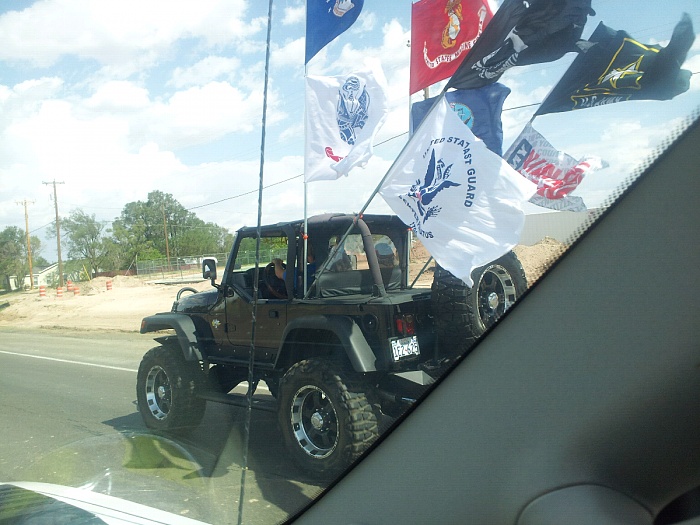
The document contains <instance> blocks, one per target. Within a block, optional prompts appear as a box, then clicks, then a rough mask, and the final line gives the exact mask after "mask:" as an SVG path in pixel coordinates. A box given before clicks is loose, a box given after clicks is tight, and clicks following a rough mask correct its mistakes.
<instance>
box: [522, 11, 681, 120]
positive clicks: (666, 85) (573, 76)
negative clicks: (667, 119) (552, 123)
mask: <svg viewBox="0 0 700 525" xmlns="http://www.w3.org/2000/svg"><path fill="white" fill-rule="evenodd" d="M694 40H695V33H694V32H693V24H692V22H691V20H690V17H689V16H688V15H687V14H683V17H682V19H681V21H680V22H679V23H678V24H677V25H676V27H675V29H674V30H673V35H672V36H671V41H670V42H669V44H668V46H666V47H665V48H663V47H661V46H659V45H656V44H653V45H651V44H649V45H647V44H642V43H640V42H638V41H637V40H635V39H634V38H632V37H631V36H629V35H628V34H627V33H626V32H624V31H615V30H614V29H611V28H609V27H607V26H605V25H603V24H602V23H601V24H599V25H598V27H597V28H596V30H595V31H594V32H593V34H592V35H591V38H590V42H591V43H594V44H595V45H594V46H592V47H591V48H590V49H589V50H588V51H587V52H586V53H585V54H582V55H579V56H578V57H576V59H575V60H574V61H573V62H572V63H571V66H569V69H568V70H567V71H566V73H564V76H563V77H562V78H561V80H560V81H559V83H558V84H557V85H556V86H555V87H554V89H553V90H552V92H551V93H550V94H549V96H547V98H546V99H545V100H544V102H542V104H541V105H540V107H539V109H538V110H537V112H536V113H535V115H544V114H546V113H558V112H562V111H570V110H573V109H584V108H592V107H595V106H603V105H605V104H614V103H616V102H625V101H627V100H635V99H636V100H649V99H652V100H668V99H671V98H673V97H675V96H676V95H679V94H681V93H683V92H685V91H687V90H688V88H689V87H690V76H691V72H690V71H687V70H685V69H681V65H682V64H683V62H684V61H685V58H686V55H687V54H688V50H689V49H690V46H692V45H693V41H694Z"/></svg>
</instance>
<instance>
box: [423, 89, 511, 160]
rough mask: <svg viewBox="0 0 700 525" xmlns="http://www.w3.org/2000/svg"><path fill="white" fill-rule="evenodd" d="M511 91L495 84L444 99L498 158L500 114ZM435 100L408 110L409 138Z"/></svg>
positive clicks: (453, 94) (434, 98) (501, 133)
mask: <svg viewBox="0 0 700 525" xmlns="http://www.w3.org/2000/svg"><path fill="white" fill-rule="evenodd" d="M509 94H510V89H509V88H507V87H506V86H504V85H503V84H499V83H498V82H496V83H493V84H490V85H488V86H484V87H482V88H479V89H460V90H457V91H448V92H447V93H446V94H445V96H446V98H447V102H448V103H449V104H450V107H451V108H452V110H453V111H454V112H455V113H457V115H459V118H460V119H461V120H462V122H464V123H465V124H466V125H467V127H469V129H471V130H472V133H474V135H475V136H477V137H478V138H480V139H481V140H483V141H484V143H485V144H486V147H487V148H488V149H490V150H491V151H493V152H494V153H495V154H496V155H498V156H500V155H501V151H502V149H503V126H502V124H501V112H502V111H503V103H504V102H505V100H506V97H507V96H508V95H509ZM437 99H438V97H433V98H428V99H426V100H422V101H420V102H416V103H414V104H413V106H412V107H411V135H413V132H414V130H415V129H417V128H418V126H419V124H420V123H421V121H422V120H423V119H424V118H425V115H426V114H427V113H428V111H429V110H430V108H431V107H432V105H433V103H434V102H435V101H436V100H437Z"/></svg>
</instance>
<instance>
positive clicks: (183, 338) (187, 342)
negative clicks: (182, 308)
mask: <svg viewBox="0 0 700 525" xmlns="http://www.w3.org/2000/svg"><path fill="white" fill-rule="evenodd" d="M170 329H172V330H175V333H176V334H177V340H178V342H179V343H180V348H182V354H183V355H184V356H185V359H186V360H187V361H201V360H202V359H203V358H202V352H201V350H200V349H199V341H198V340H197V329H196V328H195V326H194V322H192V319H191V318H190V317H189V316H187V315H183V314H177V313H161V314H155V315H150V316H148V317H144V318H143V320H142V321H141V330H140V332H141V333H142V334H145V333H148V332H156V331H158V330H170Z"/></svg>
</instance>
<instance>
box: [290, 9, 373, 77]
mask: <svg viewBox="0 0 700 525" xmlns="http://www.w3.org/2000/svg"><path fill="white" fill-rule="evenodd" d="M363 3H364V0H308V1H307V2H306V59H305V60H304V63H305V64H308V63H309V60H311V59H312V58H313V57H314V56H315V55H316V53H318V52H319V51H321V49H323V48H324V47H325V46H326V45H328V44H329V43H330V42H331V41H332V40H333V39H334V38H336V37H337V36H339V35H340V34H341V33H343V32H344V31H346V30H347V29H348V28H349V27H350V26H351V25H352V24H353V23H354V22H355V20H357V17H358V16H360V11H362V4H363Z"/></svg>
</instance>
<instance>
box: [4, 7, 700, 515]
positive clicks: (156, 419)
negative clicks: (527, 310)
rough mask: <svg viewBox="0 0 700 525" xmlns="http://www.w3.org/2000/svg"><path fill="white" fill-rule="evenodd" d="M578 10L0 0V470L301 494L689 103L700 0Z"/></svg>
mask: <svg viewBox="0 0 700 525" xmlns="http://www.w3.org/2000/svg"><path fill="white" fill-rule="evenodd" d="M316 4H318V5H320V6H321V7H322V8H323V9H321V11H320V12H317V11H314V9H318V6H316ZM530 4H532V5H533V6H534V5H535V4H536V2H530ZM574 4H577V3H576V2H574ZM580 4H581V5H583V6H584V8H582V9H583V10H582V11H580V12H579V11H576V10H575V9H574V11H575V12H571V13H569V12H568V11H566V10H564V11H563V12H560V13H558V14H557V15H556V16H555V15H554V14H552V13H549V14H547V15H546V16H545V15H542V16H541V17H538V16H535V15H536V14H537V13H535V15H532V16H531V18H527V17H525V18H523V19H522V21H521V22H520V24H521V25H520V26H518V27H519V32H518V31H515V32H514V33H513V34H512V35H511V36H508V34H505V35H501V36H500V37H499V36H495V37H493V38H495V39H496V41H497V42H498V43H497V44H493V45H492V47H491V48H489V49H492V50H493V51H494V54H493V55H489V57H488V58H487V56H486V55H488V53H486V52H485V53H486V54H484V55H482V61H481V62H480V63H479V64H476V65H474V67H472V68H471V69H469V70H468V69H467V68H462V67H460V68H459V69H458V66H459V65H460V64H462V61H463V60H464V56H471V55H467V54H466V51H465V50H469V49H472V48H473V49H474V52H475V53H476V52H477V51H478V47H474V41H477V42H482V41H484V40H483V39H480V40H478V39H477V35H478V36H479V37H480V35H481V34H484V35H486V34H487V33H484V32H483V31H485V29H484V28H488V27H490V26H489V24H490V21H491V20H492V17H493V16H495V15H494V14H495V13H499V12H502V13H505V12H506V11H508V12H510V10H513V13H511V15H509V16H512V17H514V18H513V20H516V19H517V20H520V18H519V17H521V16H524V15H523V14H522V13H519V12H518V11H517V9H526V8H524V7H522V6H523V5H524V3H522V2H515V1H513V2H511V1H504V0H483V1H481V0H474V1H471V0H470V1H467V0H462V1H461V2H460V1H457V2H454V1H449V2H448V1H447V0H445V1H442V2H438V1H429V0H421V1H420V2H416V3H414V2H409V1H407V0H406V1H402V2H370V1H369V0H367V1H366V2H362V1H357V0H356V1H355V2H348V1H334V2H311V1H309V2H304V1H301V0H286V1H284V2H281V1H272V2H270V3H269V4H268V2H253V1H251V0H235V1H223V0H221V1H219V0H214V1H211V2H207V3H204V4H203V3H189V4H182V3H176V4H172V3H159V2H156V3H151V4H148V5H141V4H138V3H124V2H113V1H111V0H110V1H106V2H94V3H85V2H80V1H78V0H66V1H58V0H41V1H38V0H37V1H32V0H26V1H19V2H5V3H2V4H0V34H2V35H3V36H4V38H3V39H2V42H3V44H2V46H0V66H1V67H0V181H1V184H0V370H1V372H0V397H1V398H2V403H0V416H1V418H2V420H3V421H4V422H5V424H4V425H3V428H2V430H0V489H1V488H2V485H3V484H7V483H15V484H20V483H25V485H21V486H22V487H23V488H24V489H26V490H31V491H36V492H41V493H42V494H55V492H51V491H53V490H58V489H55V488H49V487H50V486H52V487H53V486H60V487H68V488H71V489H79V490H80V492H79V493H78V494H82V495H83V496H84V497H85V498H89V497H90V496H91V495H101V496H112V497H115V498H121V499H123V500H126V502H131V503H138V504H141V505H144V506H146V507H139V508H138V511H136V510H135V511H134V512H135V513H136V514H143V515H145V516H146V515H147V514H148V513H149V512H153V513H154V514H153V516H156V514H155V513H156V512H157V511H167V512H170V513H172V514H174V515H177V516H178V517H180V518H190V519H192V520H199V521H201V522H204V523H211V524H229V523H260V524H263V523H264V524H267V523H280V522H284V521H285V520H287V519H289V518H290V517H291V516H294V515H295V514H297V513H298V512H300V511H301V510H302V509H303V508H304V507H305V506H307V505H308V504H310V503H311V502H313V500H314V499H315V498H316V497H318V495H319V494H321V493H322V491H323V490H325V489H326V487H328V486H329V484H331V483H333V482H334V480H336V479H337V478H338V477H339V476H342V474H343V472H345V471H346V469H347V468H348V467H349V466H351V465H352V464H353V463H354V462H355V461H357V460H359V459H361V458H362V457H363V455H364V454H365V453H366V451H367V450H369V449H370V447H372V445H373V444H374V443H375V442H376V441H377V440H381V439H382V437H383V436H386V435H388V433H389V432H390V430H391V429H392V428H393V426H394V425H400V423H401V418H402V417H403V416H404V415H405V414H407V413H409V412H410V410H411V407H413V406H415V405H416V403H420V400H421V398H422V396H424V395H425V394H426V392H428V391H429V390H430V388H432V386H431V385H434V384H435V383H436V381H439V379H440V378H441V377H442V376H443V374H444V373H446V372H448V371H449V370H450V368H451V367H452V366H453V365H454V364H455V363H457V362H459V360H460V359H462V358H463V357H464V356H466V355H467V354H468V353H469V351H470V350H471V349H472V348H473V347H474V345H475V344H476V343H477V342H478V340H479V339H480V338H481V337H482V335H483V334H485V333H488V331H489V330H490V329H491V328H492V327H493V326H495V325H496V324H497V323H498V321H499V320H500V319H501V318H502V317H503V315H504V314H506V312H507V311H508V309H509V308H511V307H512V306H514V305H517V301H518V299H519V298H520V297H521V296H523V294H525V292H526V291H527V289H528V287H531V286H533V285H534V284H536V283H537V281H538V279H540V278H541V277H542V276H543V275H544V274H545V272H546V271H547V269H548V268H549V267H550V266H551V265H552V264H553V263H554V262H555V261H556V259H557V258H558V257H559V256H561V255H562V254H563V253H564V252H565V251H566V250H567V248H568V247H569V246H571V244H572V243H573V242H574V241H575V240H576V238H577V237H578V236H579V235H580V234H581V233H582V232H583V231H585V230H586V228H588V227H589V226H590V225H591V224H593V222H594V221H595V219H596V218H597V217H599V216H600V215H601V213H603V212H604V211H605V210H606V209H607V208H608V207H610V206H611V205H612V204H613V203H614V202H615V199H617V198H618V197H619V196H620V194H621V192H622V191H623V190H624V188H626V187H627V186H628V185H629V184H631V183H632V182H633V181H634V179H635V177H636V176H637V175H638V174H639V173H640V171H641V170H642V169H643V168H644V167H645V166H646V165H648V163H649V162H650V161H651V159H653V158H654V157H655V156H656V155H658V154H659V152H660V151H662V150H663V148H664V147H665V146H666V145H667V144H668V143H669V138H670V137H673V136H674V133H676V132H677V130H679V129H681V128H683V127H684V126H685V125H686V124H687V119H688V118H689V117H690V115H691V114H692V112H693V111H694V110H695V109H696V108H697V107H698V105H699V103H700V81H699V80H698V78H700V77H699V75H697V73H698V72H700V43H699V42H698V41H696V40H694V33H693V30H692V22H695V23H696V24H697V23H698V21H700V4H699V3H698V2H697V0H669V1H668V2H666V3H665V4H664V7H663V9H659V8H658V6H656V5H653V4H647V3H644V2H634V1H632V0H619V1H615V2H602V1H596V0H594V1H593V4H592V9H590V10H589V9H588V7H587V5H588V4H590V2H585V1H582V2H580ZM568 5H569V3H567V6H568ZM577 5H578V4H577ZM314 6H315V7H314ZM514 6H515V7H514ZM307 9H309V12H308V13H307ZM501 9H503V11H501ZM572 9H573V8H572ZM422 10H427V11H425V13H427V15H426V14H425V13H423V11H422ZM319 13H320V14H319ZM421 13H423V14H421ZM684 13H687V15H685V14H684ZM531 14H532V13H531ZM307 16H310V17H311V18H312V19H313V20H314V24H315V25H314V24H312V25H311V26H310V27H312V28H314V30H313V31H312V30H311V29H310V28H309V27H307V24H306V19H307ZM326 16H328V17H333V18H328V20H334V21H337V20H344V22H343V24H346V25H345V26H344V27H343V30H342V31H341V32H340V33H339V35H338V36H337V37H333V38H330V39H328V40H325V41H324V42H321V43H320V45H319V42H318V38H321V40H323V38H322V37H319V35H320V34H321V33H322V29H323V26H324V24H325V23H326V22H327V21H328V20H326V18H324V17H326ZM502 16H504V17H505V16H506V15H502ZM315 17H318V18H315ZM557 17H558V18H557ZM572 20H573V21H574V22H575V23H574V22H572ZM429 21H430V22H431V23H432V25H430V24H428V22H429ZM438 22H439V23H438ZM513 24H515V22H513ZM538 24H539V25H538ZM548 24H550V25H548ZM581 26H582V27H583V28H582V29H581ZM561 27H564V28H565V29H564V30H562V31H564V32H565V33H566V34H564V33H559V32H558V31H559V29H560V28H561ZM316 28H318V31H316ZM577 28H578V29H577ZM555 29H556V30H555ZM268 30H269V33H268ZM576 31H579V32H578V33H576ZM618 31H625V32H626V33H625V34H624V35H623V34H621V33H617V32H618ZM513 35H514V36H513ZM552 35H555V36H552ZM672 36H673V38H672ZM431 39H432V40H431ZM499 39H500V40H499ZM562 39H563V40H562ZM433 41H434V44H435V46H437V47H436V48H435V49H436V51H435V53H434V54H431V53H433V50H432V48H430V46H431V45H432V44H430V42H433ZM564 41H565V43H562V42H564ZM501 44H502V45H501ZM309 45H311V46H312V47H313V45H318V49H316V51H315V52H313V53H312V56H311V57H309V56H308V54H309V52H311V51H310V49H309V47H308V46H309ZM484 46H487V45H486V44H484ZM460 49H461V50H460ZM268 51H269V55H268V54H267V52H268ZM496 51H498V52H499V53H500V54H497V53H495V52H496ZM478 52H480V51H478ZM305 53H306V55H307V56H306V57H305ZM463 53H464V54H463ZM441 57H442V58H441ZM268 58H269V60H268ZM655 60H656V62H655ZM416 61H418V62H416ZM421 61H422V62H421ZM451 62H454V68H453V69H452V70H450V71H449V72H448V73H444V72H443V73H435V72H434V70H435V68H436V67H437V65H440V64H442V65H444V64H449V63H451ZM679 64H682V66H681V69H680V71H679V68H678V65H679ZM511 66H512V67H511ZM470 67H471V66H470ZM440 71H442V70H440ZM469 71H472V72H471V73H469ZM478 71H480V73H477V72H478ZM467 73H469V74H467ZM484 79H486V80H484ZM448 83H449V84H448ZM375 84H376V85H375ZM447 89H448V90H449V91H448V94H447V95H446V97H445V98H444V100H443V99H442V98H439V95H441V93H442V92H443V90H447ZM409 92H410V94H409ZM462 96H464V97H467V98H461V97H462ZM470 97H476V98H470ZM426 99H431V101H428V102H426ZM329 100H330V102H329ZM380 107H381V111H380V112H379V113H380V115H377V116H375V113H374V112H375V111H376V109H377V108H380ZM328 115H330V117H328ZM456 117H459V119H457V118H456ZM460 119H461V122H460V121H459V120H460ZM455 122H456V124H455ZM329 123H330V124H329ZM465 124H466V126H465ZM455 126H456V127H455ZM328 129H331V130H332V132H328ZM465 130H467V131H465ZM362 144H364V145H365V147H366V149H365V150H362V151H359V150H356V149H353V148H354V147H355V146H358V148H359V147H360V146H362ZM370 145H371V146H372V147H370ZM260 190H261V192H260ZM650 212H652V213H658V210H651V211H650ZM258 223H260V224H258ZM258 226H261V227H263V228H262V230H261V231H262V235H261V238H260V239H258V238H257V227H258ZM236 232H238V233H236ZM258 241H259V242H258ZM211 258H215V259H216V263H215V264H216V269H217V275H216V279H210V278H208V277H207V278H204V276H203V272H202V265H203V263H204V261H205V259H206V260H207V261H211ZM206 264H209V265H211V264H212V263H211V262H208V263H206ZM640 264H643V262H640ZM209 275H211V273H210V274H209ZM572 300H575V298H572ZM426 432H429V430H428V429H426ZM37 484H43V485H37ZM49 484H50V485H49ZM16 486H18V487H19V485H16ZM42 491H43V492H42ZM2 497H3V496H2V493H1V491H0V522H1V521H3V519H4V518H5V516H4V515H3V508H2V507H3V505H2V501H3V500H2V499H1V498H2ZM8 497H9V496H8ZM81 497H82V496H81ZM358 504H361V502H358ZM117 507H119V505H117ZM121 508H122V510H124V509H125V508H126V507H123V506H122V507H121ZM148 509H151V510H148ZM146 517H148V516H146ZM164 522H173V521H172V520H168V519H165V520H164Z"/></svg>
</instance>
